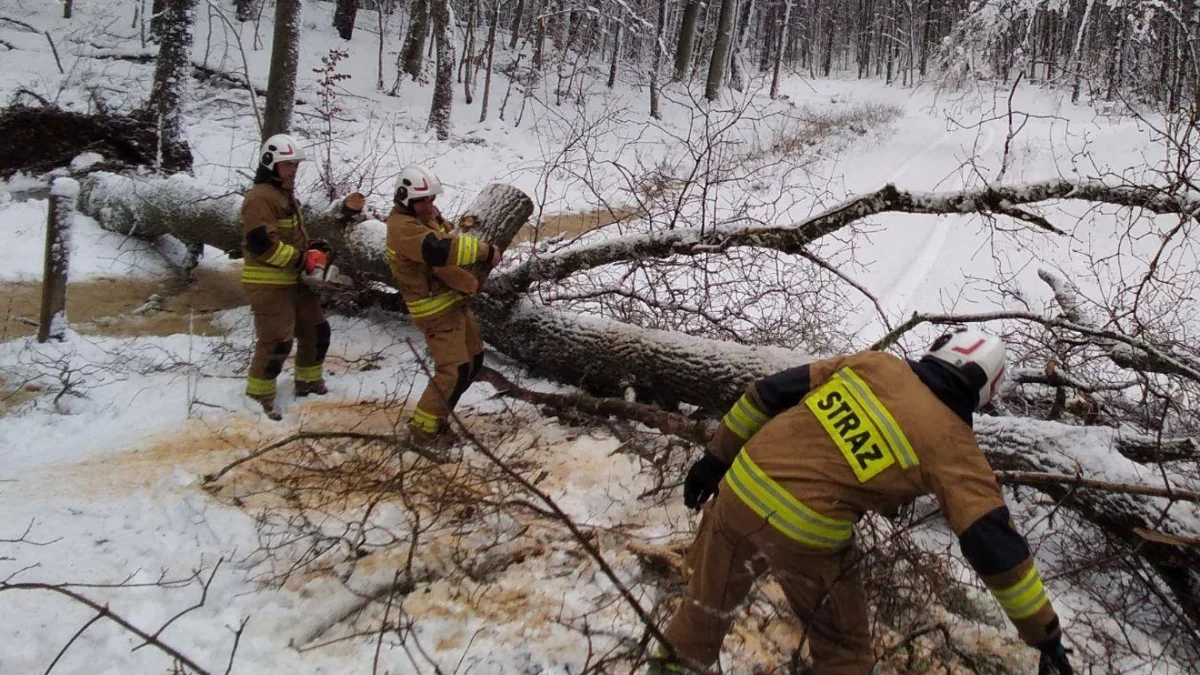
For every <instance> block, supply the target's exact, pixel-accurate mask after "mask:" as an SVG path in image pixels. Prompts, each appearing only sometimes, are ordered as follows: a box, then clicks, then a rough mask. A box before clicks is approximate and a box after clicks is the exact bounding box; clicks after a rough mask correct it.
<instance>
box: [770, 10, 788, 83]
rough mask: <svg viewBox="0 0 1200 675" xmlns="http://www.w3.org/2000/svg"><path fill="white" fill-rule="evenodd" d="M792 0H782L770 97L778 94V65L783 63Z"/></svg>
mask: <svg viewBox="0 0 1200 675" xmlns="http://www.w3.org/2000/svg"><path fill="white" fill-rule="evenodd" d="M792 1H793V0H784V5H783V23H782V24H780V26H779V29H778V42H777V43H776V46H775V70H774V72H772V73H771V98H776V97H777V96H779V67H780V64H782V63H783V51H784V50H783V46H784V45H786V44H787V35H788V26H789V25H791V19H792Z"/></svg>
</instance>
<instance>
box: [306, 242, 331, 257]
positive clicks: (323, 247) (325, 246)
mask: <svg viewBox="0 0 1200 675" xmlns="http://www.w3.org/2000/svg"><path fill="white" fill-rule="evenodd" d="M308 247H309V248H310V249H313V248H315V249H316V250H318V251H320V252H321V253H325V254H329V253H331V252H332V251H333V249H332V248H330V246H329V242H327V241H325V240H324V239H309V240H308Z"/></svg>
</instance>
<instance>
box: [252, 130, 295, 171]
mask: <svg viewBox="0 0 1200 675" xmlns="http://www.w3.org/2000/svg"><path fill="white" fill-rule="evenodd" d="M259 157H260V159H259V162H260V163H261V164H262V165H263V166H264V167H266V168H268V169H274V168H275V165H276V164H278V163H280V162H298V161H300V160H302V159H304V148H303V147H301V145H300V144H299V143H298V142H296V139H294V138H292V137H291V136H288V135H287V134H275V135H274V136H272V137H270V138H268V139H267V140H265V141H263V144H262V150H261V151H260V152H259Z"/></svg>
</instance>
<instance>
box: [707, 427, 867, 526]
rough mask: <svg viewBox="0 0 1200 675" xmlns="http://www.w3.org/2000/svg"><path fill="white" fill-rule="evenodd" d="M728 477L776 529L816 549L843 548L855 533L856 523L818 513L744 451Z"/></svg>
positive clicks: (746, 501) (747, 501)
mask: <svg viewBox="0 0 1200 675" xmlns="http://www.w3.org/2000/svg"><path fill="white" fill-rule="evenodd" d="M725 480H726V482H727V483H728V484H729V487H730V488H732V490H733V492H734V494H736V495H737V496H738V497H739V498H740V499H741V500H742V501H743V502H745V504H746V506H748V507H750V509H751V510H753V511H754V512H755V513H757V514H758V515H760V516H762V517H763V518H766V519H767V522H769V523H770V524H771V525H772V526H773V527H775V529H777V530H779V531H780V532H782V533H784V534H785V535H787V536H788V537H791V538H792V539H795V540H796V541H798V542H800V543H802V544H805V545H807V546H812V547H813V548H841V547H843V546H845V545H846V544H847V543H848V542H849V541H850V539H851V538H852V537H853V536H854V523H851V522H850V521H848V520H838V519H836V518H830V517H828V516H824V515H821V514H820V513H817V512H816V511H814V510H813V509H812V508H810V507H809V506H808V505H807V504H805V503H804V502H802V501H800V500H799V499H796V498H795V497H794V496H792V494H791V493H789V492H788V491H787V490H785V489H784V488H783V486H782V485H780V484H779V483H776V482H775V481H774V480H772V479H771V477H770V476H768V475H767V474H765V473H763V471H762V469H760V468H759V467H758V465H757V464H755V463H754V461H753V460H751V459H750V457H749V456H748V455H747V454H746V452H745V451H744V450H743V451H742V452H740V453H738V456H737V458H736V459H735V460H734V461H733V466H732V467H730V469H729V473H727V474H725Z"/></svg>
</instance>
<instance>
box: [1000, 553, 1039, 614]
mask: <svg viewBox="0 0 1200 675" xmlns="http://www.w3.org/2000/svg"><path fill="white" fill-rule="evenodd" d="M991 591H992V595H994V596H996V600H998V601H1000V606H1001V607H1003V608H1004V613H1005V614H1008V616H1009V617H1010V618H1013V619H1024V618H1027V617H1031V616H1033V615H1034V614H1037V612H1038V610H1039V609H1041V608H1042V605H1045V604H1046V603H1047V602H1050V600H1049V598H1047V597H1046V587H1045V586H1043V585H1042V575H1041V574H1038V570H1037V565H1032V566H1030V568H1029V571H1028V572H1026V573H1025V575H1024V576H1022V577H1021V580H1020V581H1018V582H1017V583H1015V584H1013V585H1012V586H1009V587H1008V588H1003V589H995V588H993V589H991Z"/></svg>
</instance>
